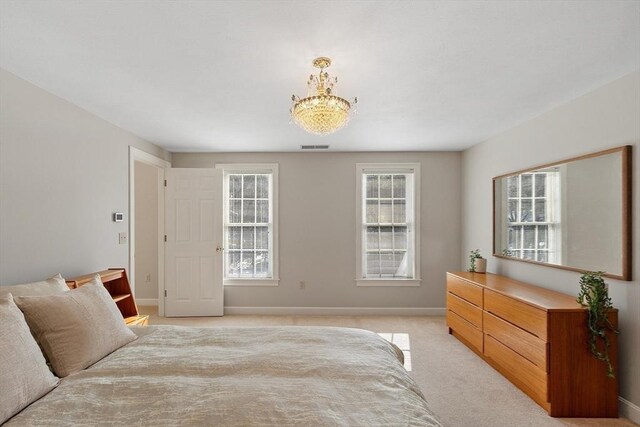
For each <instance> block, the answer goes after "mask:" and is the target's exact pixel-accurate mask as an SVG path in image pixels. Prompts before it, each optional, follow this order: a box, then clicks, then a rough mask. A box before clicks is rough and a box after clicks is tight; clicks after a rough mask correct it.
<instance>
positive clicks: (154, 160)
mask: <svg viewBox="0 0 640 427" xmlns="http://www.w3.org/2000/svg"><path fill="white" fill-rule="evenodd" d="M136 162H141V163H145V164H147V165H150V166H154V167H156V168H158V172H159V173H158V272H157V275H158V315H159V316H164V297H162V295H164V170H165V169H166V168H170V167H171V163H169V162H168V161H166V160H164V159H161V158H160V157H157V156H154V155H153V154H149V153H147V152H146V151H142V150H140V149H138V148H136V147H133V146H131V145H130V146H129V282H130V284H131V292H132V293H133V295H135V289H136V283H135V282H136V274H135V273H136V272H135V265H136V261H135V249H136V246H135V241H136V239H135V236H136V228H135V222H136V221H135V218H136V217H135V213H136V212H135V206H136V203H135V201H136V199H135V165H136Z"/></svg>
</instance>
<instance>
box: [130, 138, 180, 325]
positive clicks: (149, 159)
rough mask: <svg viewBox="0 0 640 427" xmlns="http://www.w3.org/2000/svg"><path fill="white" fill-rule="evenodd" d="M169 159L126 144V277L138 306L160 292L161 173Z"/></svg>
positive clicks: (156, 299)
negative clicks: (127, 152) (127, 249)
mask: <svg viewBox="0 0 640 427" xmlns="http://www.w3.org/2000/svg"><path fill="white" fill-rule="evenodd" d="M167 167H170V164H169V162H167V161H165V160H163V159H160V158H158V157H156V156H153V155H151V154H148V153H146V152H144V151H141V150H138V149H136V148H134V147H129V215H130V220H129V236H130V238H129V279H130V282H131V288H132V291H133V294H134V296H135V298H136V301H137V304H138V305H139V306H159V310H158V312H159V313H161V311H162V306H163V301H162V298H160V293H161V292H164V247H163V240H164V226H165V224H164V174H165V168H167Z"/></svg>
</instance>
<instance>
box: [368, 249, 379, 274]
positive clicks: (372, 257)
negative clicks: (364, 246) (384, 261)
mask: <svg viewBox="0 0 640 427" xmlns="http://www.w3.org/2000/svg"><path fill="white" fill-rule="evenodd" d="M366 275H367V276H378V275H380V256H379V255H378V254H377V253H376V254H367V269H366Z"/></svg>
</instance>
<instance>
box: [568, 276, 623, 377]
mask: <svg viewBox="0 0 640 427" xmlns="http://www.w3.org/2000/svg"><path fill="white" fill-rule="evenodd" d="M603 274H604V272H602V271H586V272H584V273H583V274H582V276H581V277H580V292H579V293H578V303H580V304H582V305H583V306H585V307H586V308H587V313H588V314H589V316H588V321H587V324H588V328H589V348H590V350H591V353H593V355H594V356H595V357H596V359H598V360H602V361H603V362H605V363H606V364H607V376H608V377H611V378H615V373H614V372H613V366H612V365H611V359H610V358H609V346H610V342H609V336H608V335H607V332H609V331H611V332H613V333H615V334H618V333H620V332H619V331H618V330H617V329H616V328H615V327H614V326H613V325H612V324H611V322H610V321H609V317H608V314H609V311H610V310H612V309H613V306H612V305H611V298H609V292H608V291H607V286H606V283H605V282H604V279H603V278H602V275H603Z"/></svg>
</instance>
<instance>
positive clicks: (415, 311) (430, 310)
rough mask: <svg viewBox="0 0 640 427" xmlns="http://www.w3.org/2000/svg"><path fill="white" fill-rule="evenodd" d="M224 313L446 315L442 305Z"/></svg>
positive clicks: (228, 311) (227, 311)
mask: <svg viewBox="0 0 640 427" xmlns="http://www.w3.org/2000/svg"><path fill="white" fill-rule="evenodd" d="M224 314H258V315H276V314H280V315H307V316H368V315H376V316H380V315H382V316H385V315H386V316H444V315H445V314H446V308H440V307H229V306H226V307H225V308H224Z"/></svg>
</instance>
